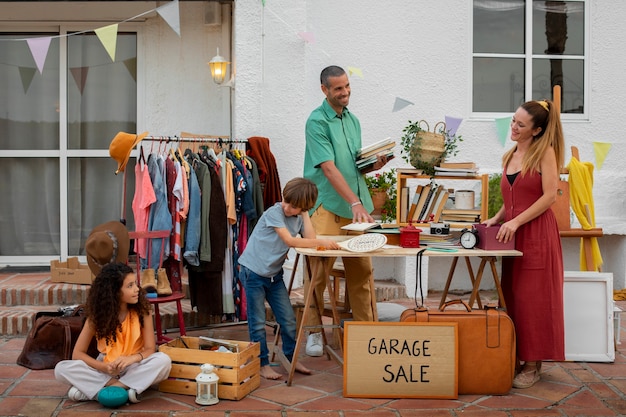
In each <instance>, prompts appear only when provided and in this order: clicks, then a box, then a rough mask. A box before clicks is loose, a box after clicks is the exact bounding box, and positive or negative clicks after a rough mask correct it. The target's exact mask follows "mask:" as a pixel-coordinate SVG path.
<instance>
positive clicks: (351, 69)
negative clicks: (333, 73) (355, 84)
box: [348, 67, 363, 78]
mask: <svg viewBox="0 0 626 417" xmlns="http://www.w3.org/2000/svg"><path fill="white" fill-rule="evenodd" d="M348 73H349V74H350V75H358V76H359V77H361V78H363V71H361V68H356V67H348Z"/></svg>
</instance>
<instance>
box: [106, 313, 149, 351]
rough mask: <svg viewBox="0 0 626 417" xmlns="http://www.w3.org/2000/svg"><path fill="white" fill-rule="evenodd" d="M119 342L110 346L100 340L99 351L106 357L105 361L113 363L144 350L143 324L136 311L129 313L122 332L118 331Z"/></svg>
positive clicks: (123, 323)
mask: <svg viewBox="0 0 626 417" xmlns="http://www.w3.org/2000/svg"><path fill="white" fill-rule="evenodd" d="M116 336H117V341H115V342H113V343H112V344H110V345H107V344H106V341H105V339H104V338H103V339H98V351H100V353H104V354H105V355H106V356H105V357H104V359H103V361H104V362H106V363H108V362H113V361H114V360H115V359H117V358H119V357H120V356H130V355H133V354H135V353H137V352H141V350H142V349H143V337H142V335H141V324H140V323H139V316H138V315H137V313H136V312H135V311H132V310H131V311H129V312H128V314H127V315H126V319H125V320H124V321H123V322H122V330H121V331H120V330H119V329H118V331H117V333H116Z"/></svg>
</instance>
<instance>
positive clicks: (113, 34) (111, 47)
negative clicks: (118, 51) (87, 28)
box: [95, 23, 118, 62]
mask: <svg viewBox="0 0 626 417" xmlns="http://www.w3.org/2000/svg"><path fill="white" fill-rule="evenodd" d="M117 26H118V25H117V23H115V24H113V25H109V26H105V27H103V28H98V29H96V30H95V32H96V35H98V39H100V43H102V46H104V49H106V51H107V52H108V53H109V56H110V57H111V60H112V61H113V62H115V48H116V47H117Z"/></svg>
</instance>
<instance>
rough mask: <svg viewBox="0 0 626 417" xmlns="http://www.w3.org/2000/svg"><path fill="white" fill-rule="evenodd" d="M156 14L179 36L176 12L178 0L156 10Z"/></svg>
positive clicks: (178, 21)
mask: <svg viewBox="0 0 626 417" xmlns="http://www.w3.org/2000/svg"><path fill="white" fill-rule="evenodd" d="M157 13H159V15H160V16H161V17H162V18H163V20H165V22H166V23H167V24H168V25H170V27H171V28H172V30H173V31H174V32H176V34H177V35H178V36H180V13H179V11H178V0H174V1H172V2H171V3H167V4H165V5H163V6H161V7H159V8H157Z"/></svg>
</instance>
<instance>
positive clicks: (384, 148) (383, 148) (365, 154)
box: [358, 142, 396, 159]
mask: <svg viewBox="0 0 626 417" xmlns="http://www.w3.org/2000/svg"><path fill="white" fill-rule="evenodd" d="M395 146H396V143H395V142H391V143H388V144H387V145H384V146H381V147H380V148H376V149H373V150H371V151H367V152H360V153H359V154H358V158H359V159H363V158H368V157H370V156H372V155H376V154H379V153H381V152H384V151H389V150H390V149H393V148H394V147H395Z"/></svg>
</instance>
